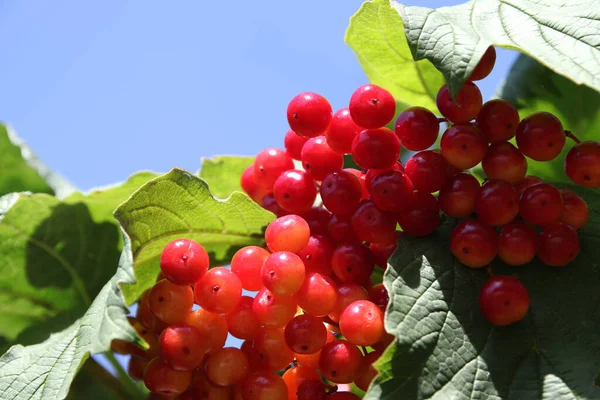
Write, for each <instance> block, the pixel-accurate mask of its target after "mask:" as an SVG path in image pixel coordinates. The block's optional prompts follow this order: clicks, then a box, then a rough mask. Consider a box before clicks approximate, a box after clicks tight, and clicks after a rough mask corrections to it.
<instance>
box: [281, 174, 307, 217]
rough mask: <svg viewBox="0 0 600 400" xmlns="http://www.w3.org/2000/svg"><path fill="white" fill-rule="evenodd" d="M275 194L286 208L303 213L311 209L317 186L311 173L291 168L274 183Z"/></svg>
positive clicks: (282, 206) (296, 212) (292, 211)
mask: <svg viewBox="0 0 600 400" xmlns="http://www.w3.org/2000/svg"><path fill="white" fill-rule="evenodd" d="M273 195H274V196H275V200H276V201H277V204H279V205H280V206H281V208H283V209H284V210H286V211H288V212H290V213H294V214H302V213H303V212H306V211H308V210H310V209H311V207H312V205H313V203H314V202H315V199H316V197H317V186H316V185H315V182H314V181H313V179H312V177H311V176H310V174H309V173H307V172H305V171H298V170H289V171H285V172H284V173H282V174H281V175H280V176H279V178H277V180H276V181H275V184H274V185H273Z"/></svg>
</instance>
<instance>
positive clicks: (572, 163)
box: [565, 142, 600, 188]
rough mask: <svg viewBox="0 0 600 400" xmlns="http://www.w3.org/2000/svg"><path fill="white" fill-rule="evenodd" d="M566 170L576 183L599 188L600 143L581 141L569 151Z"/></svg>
mask: <svg viewBox="0 0 600 400" xmlns="http://www.w3.org/2000/svg"><path fill="white" fill-rule="evenodd" d="M565 172H566V174H567V176H568V177H569V179H571V180H572V181H573V182H574V183H576V184H578V185H581V186H585V187H589V188H597V187H599V186H600V143H598V142H583V143H579V144H577V145H575V146H573V148H572V149H571V150H569V152H568V153H567V157H566V158H565Z"/></svg>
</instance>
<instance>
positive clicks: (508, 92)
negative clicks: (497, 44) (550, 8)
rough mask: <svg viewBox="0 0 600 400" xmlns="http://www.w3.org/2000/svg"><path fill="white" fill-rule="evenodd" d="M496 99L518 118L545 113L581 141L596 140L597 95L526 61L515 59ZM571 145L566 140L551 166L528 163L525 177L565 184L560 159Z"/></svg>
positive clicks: (599, 129)
mask: <svg viewBox="0 0 600 400" xmlns="http://www.w3.org/2000/svg"><path fill="white" fill-rule="evenodd" d="M497 95H498V96H499V97H501V98H503V99H505V100H507V101H509V102H511V103H512V104H514V105H515V106H516V107H517V108H518V110H519V114H520V115H521V117H522V118H523V117H526V116H527V115H529V114H531V113H533V112H537V111H548V112H551V113H553V114H554V115H556V116H557V117H558V118H560V120H561V121H562V123H563V126H564V127H565V129H569V130H571V131H572V132H573V133H574V134H575V135H576V136H577V137H578V138H579V139H581V140H582V141H583V140H600V93H599V92H596V91H594V90H592V89H590V88H588V87H586V86H581V85H576V84H575V83H573V82H572V81H570V80H569V79H567V78H565V77H563V76H560V75H558V74H556V73H554V72H552V71H551V70H550V69H549V68H546V67H544V66H543V65H541V64H540V63H538V62H536V61H535V60H533V59H532V58H530V57H527V56H525V55H521V56H519V57H518V58H517V60H516V61H515V63H514V65H513V66H512V68H511V70H510V73H509V74H508V76H507V77H506V80H505V81H504V82H503V84H502V85H501V87H500V88H499V90H498V93H497ZM574 144H575V143H574V142H573V141H571V140H570V139H567V145H566V146H565V148H564V150H563V152H562V153H561V155H560V156H559V157H557V158H556V159H555V160H553V161H552V162H537V161H534V160H528V163H529V168H528V173H529V174H531V175H539V176H541V177H544V178H545V179H547V180H551V181H568V178H567V176H566V174H565V170H564V158H565V156H566V154H567V152H568V151H569V149H570V148H571V146H573V145H574Z"/></svg>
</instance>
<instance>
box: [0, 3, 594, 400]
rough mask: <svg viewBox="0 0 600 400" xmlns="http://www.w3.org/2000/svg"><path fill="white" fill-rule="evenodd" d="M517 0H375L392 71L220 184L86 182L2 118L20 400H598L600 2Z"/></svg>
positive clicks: (211, 164)
mask: <svg viewBox="0 0 600 400" xmlns="http://www.w3.org/2000/svg"><path fill="white" fill-rule="evenodd" d="M496 3H498V2H494V1H488V2H485V4H484V3H481V2H471V3H467V4H465V5H462V6H459V7H445V8H442V9H439V10H428V9H426V8H423V7H406V6H403V5H401V4H395V3H394V4H392V3H390V2H389V1H387V0H373V1H370V2H366V3H365V4H364V5H363V6H362V8H361V9H360V10H359V12H358V13H357V15H356V16H355V17H353V18H352V20H351V23H350V27H349V29H348V31H347V35H346V42H347V43H348V44H349V45H350V46H351V47H352V49H353V50H354V51H355V52H356V53H357V56H358V58H359V60H360V62H361V65H362V66H363V67H364V69H365V72H366V74H367V76H368V78H370V80H371V81H372V82H371V83H368V82H365V84H363V85H361V86H359V87H350V88H348V91H347V93H346V95H347V98H346V99H345V101H343V102H342V103H341V104H336V103H337V102H338V101H339V100H338V97H336V96H334V94H331V96H328V97H329V99H328V98H327V97H326V96H324V95H323V94H320V93H316V92H313V91H308V90H317V89H314V88H308V87H307V88H306V89H301V90H307V91H306V92H302V93H299V94H296V93H291V94H290V96H289V99H290V101H289V103H288V104H287V111H286V113H285V115H283V108H284V107H285V106H286V104H281V106H282V113H281V115H273V116H261V117H266V118H279V119H280V120H281V121H283V122H282V123H283V126H282V130H281V140H280V141H279V142H278V143H276V142H274V143H268V144H267V146H266V148H265V149H263V150H261V151H258V152H257V154H256V155H255V156H254V157H234V156H223V157H217V158H215V159H208V160H204V161H203V166H202V169H201V171H200V173H199V174H200V176H196V175H195V174H192V173H189V172H186V171H183V170H181V169H173V170H172V171H170V172H169V173H167V174H164V175H160V176H158V175H156V174H152V173H139V174H136V175H134V176H132V177H131V178H130V179H129V180H128V181H127V182H125V183H123V184H122V185H118V186H116V187H113V188H108V189H103V190H98V191H93V192H90V193H88V194H82V193H70V192H69V190H71V188H70V187H68V186H64V185H66V183H64V182H62V181H61V180H60V179H58V178H57V177H55V176H53V175H51V173H50V172H48V171H47V170H46V169H44V168H40V166H39V161H38V160H36V159H33V160H31V159H28V157H31V156H30V155H31V152H30V150H29V149H28V148H26V147H25V146H24V145H23V144H22V143H20V142H19V141H18V139H17V140H15V136H14V134H13V133H12V132H8V131H6V129H4V125H0V151H4V150H3V149H4V148H9V150H10V149H12V150H10V151H7V152H6V160H8V161H7V162H6V163H3V162H0V190H4V188H5V187H8V188H11V189H10V190H5V192H9V191H10V192H18V193H13V194H8V195H7V196H5V197H2V198H0V270H1V271H2V272H3V275H2V276H0V299H1V300H2V301H3V305H0V322H1V323H0V346H5V350H6V353H5V354H4V355H3V356H2V357H1V358H0V399H18V400H20V399H29V398H33V399H46V398H47V399H55V398H56V399H63V398H77V399H78V398H89V397H90V396H92V397H93V396H95V395H98V396H104V397H102V398H113V397H114V398H122V399H136V400H137V399H155V400H174V399H178V400H195V399H219V400H221V399H226V400H229V399H231V400H280V399H281V400H336V399H337V400H343V399H359V398H366V399H370V400H371V399H396V398H399V399H400V398H401V399H429V398H435V399H454V398H456V399H459V398H460V399H463V398H464V399H479V398H482V399H487V398H490V399H491V398H493V399H504V398H507V399H508V398H515V399H521V398H522V399H537V398H540V399H542V398H547V399H559V400H563V399H565V400H566V399H585V400H595V399H600V375H599V373H598V371H600V314H599V313H598V305H599V304H600V290H599V288H600V256H599V255H598V254H600V253H599V251H600V250H599V249H600V240H599V239H598V238H599V235H598V232H597V227H598V224H599V223H600V221H599V218H600V214H598V212H597V210H598V207H600V193H598V188H599V187H600V143H599V142H598V140H599V139H600V134H599V133H598V131H597V129H598V126H600V125H599V123H600V122H599V121H600V93H598V91H599V90H598V89H600V84H598V80H597V79H596V78H597V77H598V76H600V64H598V63H597V62H594V60H600V47H599V46H598V41H597V40H594V38H597V37H598V32H600V17H599V16H598V13H597V12H596V10H597V4H595V3H594V2H592V1H591V0H590V1H589V2H586V1H583V2H579V3H577V4H576V5H573V6H572V7H565V6H564V4H563V2H560V4H559V2H556V4H555V3H554V2H552V1H549V2H547V4H546V3H544V7H543V10H541V9H539V7H535V5H532V4H531V2H527V1H524V0H515V2H514V3H515V4H513V5H512V6H511V8H509V9H507V8H506V4H504V3H502V4H500V3H498V4H496ZM511 4H512V3H511ZM481 21H484V22H485V23H484V24H482V23H481ZM498 26H502V27H503V29H496V28H497V27H498ZM449 29H451V30H452V32H454V33H456V32H459V33H460V34H459V35H456V34H454V35H450V34H448V32H449ZM538 31H539V32H540V33H539V35H538V34H537V33H535V32H538ZM403 33H404V34H403ZM538 36H539V37H538ZM515 38H516V39H515ZM517 39H518V41H517V42H515V40H517ZM548 43H550V44H552V45H551V46H549V45H548ZM494 45H498V46H501V47H510V48H513V49H516V50H520V51H521V52H523V53H526V54H528V55H529V56H531V57H533V58H528V57H526V56H520V57H519V58H518V59H517V61H516V63H515V66H514V67H513V68H512V69H511V71H510V73H509V75H508V76H507V77H506V81H505V83H504V84H503V86H502V87H501V89H500V90H499V91H498V92H497V93H498V97H499V98H494V99H490V100H487V101H485V99H484V94H485V92H486V90H480V87H482V88H484V86H483V84H482V83H480V81H481V80H484V79H486V77H488V76H489V75H490V74H492V73H493V70H494V65H495V63H496V56H497V54H496V50H495V47H494ZM542 49H543V51H542ZM413 57H414V59H413ZM535 60H538V61H540V63H538V62H537V61H535ZM315 62H318V59H315ZM546 66H548V67H546ZM570 79H572V80H573V81H571V80H570ZM484 82H485V81H484ZM482 92H483V93H484V94H482ZM334 99H335V101H334ZM330 100H332V101H331V102H330ZM2 140H5V141H6V143H7V145H6V146H4V147H3V145H4V143H3V142H1V141H2ZM19 146H20V147H21V149H19V148H18V147H19ZM14 150H16V151H14ZM19 150H20V151H19ZM2 155H3V157H4V156H5V155H4V153H3V154H2ZM2 160H3V161H4V159H2ZM28 162H29V163H28ZM36 163H37V164H36ZM5 165H7V166H8V167H5ZM15 171H16V172H15ZM17 174H23V176H24V177H25V178H23V179H18V178H17V176H18V175H17ZM43 178H46V179H47V180H48V183H45V182H44V179H43ZM21 180H22V181H23V182H29V183H27V184H28V185H29V186H25V187H23V186H18V185H16V184H15V183H14V182H20V181H21ZM36 182H37V183H36ZM50 183H51V184H50ZM19 184H20V183H19ZM61 185H62V186H61ZM3 193H4V192H3ZM45 193H53V194H56V196H50V195H48V194H45ZM115 208H116V211H114V217H116V220H115V218H113V215H112V214H111V213H112V212H113V210H114V209H115ZM107 210H108V211H107ZM107 213H108V214H107ZM120 232H122V233H123V235H122V238H123V239H122V240H120V236H119V233H120ZM121 250H122V251H121ZM119 253H120V254H121V258H120V261H119V263H118V270H117V272H116V274H115V275H114V277H113V278H112V279H110V276H111V274H112V273H113V272H114V268H112V267H114V265H115V264H116V262H117V258H118V254H119ZM107 266H108V267H110V268H108V267H107ZM106 270H109V271H108V274H107V273H105V272H106ZM107 281H108V283H107ZM134 304H135V307H132V308H131V309H129V308H128V307H127V305H134ZM85 310H87V311H85ZM130 311H131V313H129V312H130ZM9 346H12V347H9ZM99 353H103V354H104V357H105V360H106V361H108V362H109V363H110V364H112V366H113V367H114V368H115V369H116V374H114V375H113V374H111V373H110V372H109V371H107V370H105V369H104V368H103V367H102V365H101V364H100V363H99V362H98V360H99V358H96V357H93V358H89V355H90V354H93V355H96V354H99ZM115 354H120V355H123V356H124V357H126V358H124V359H116V358H115V356H114V355H115ZM123 364H124V365H125V367H123ZM78 372H80V374H79V375H77V377H75V375H76V374H77V373H78ZM136 381H137V382H136ZM105 391H107V393H110V394H106V395H105V394H104V393H105ZM67 396H68V397H67Z"/></svg>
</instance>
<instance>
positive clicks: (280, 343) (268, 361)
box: [254, 327, 294, 371]
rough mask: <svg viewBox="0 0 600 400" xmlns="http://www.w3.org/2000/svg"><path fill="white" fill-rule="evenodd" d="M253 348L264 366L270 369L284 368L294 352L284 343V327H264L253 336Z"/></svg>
mask: <svg viewBox="0 0 600 400" xmlns="http://www.w3.org/2000/svg"><path fill="white" fill-rule="evenodd" d="M254 350H255V351H257V353H258V355H259V358H260V359H261V360H262V361H263V363H264V366H265V367H266V368H267V369H270V370H271V371H279V370H282V369H285V368H286V367H287V366H288V365H289V364H290V363H291V362H292V360H293V359H294V353H292V351H291V350H290V349H289V348H288V346H287V344H286V343H285V336H284V329H283V328H281V327H264V328H263V329H261V331H260V332H259V333H258V335H256V337H255V338H254Z"/></svg>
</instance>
